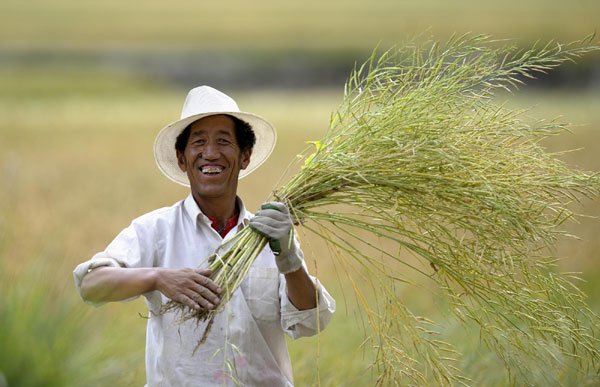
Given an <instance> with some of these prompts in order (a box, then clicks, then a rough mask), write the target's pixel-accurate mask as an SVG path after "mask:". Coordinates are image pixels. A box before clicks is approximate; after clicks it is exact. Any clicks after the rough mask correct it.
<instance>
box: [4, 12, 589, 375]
mask: <svg viewBox="0 0 600 387" xmlns="http://www.w3.org/2000/svg"><path fill="white" fill-rule="evenodd" d="M599 14H600V3H599V2H598V1H596V0H587V1H586V0H582V1H574V2H566V1H541V0H536V1H514V0H507V1H504V2H476V1H474V0H461V1H455V2H444V1H441V0H436V1H427V2H413V1H405V2H401V1H383V0H375V1H370V2H366V1H356V0H355V1H340V0H334V1H325V2H316V1H304V2H298V3H290V2H276V1H272V0H268V1H262V2H242V1H231V2H221V3H217V2H210V3H204V2H189V1H181V0H178V1H171V2H159V1H154V0H151V1H139V0H132V1H128V2H117V1H114V0H108V1H103V2H81V1H75V0H49V1H41V0H32V1H16V0H3V1H2V2H1V3H0V21H1V23H0V387H3V386H5V385H8V386H84V385H85V386H90V385H99V386H103V385H108V384H113V385H116V386H129V385H132V386H139V385H143V383H144V380H145V375H144V364H143V363H144V338H145V324H146V321H145V320H144V319H143V318H141V317H140V314H141V315H146V314H147V311H146V308H145V304H144V303H143V301H142V300H141V299H138V300H136V301H134V302H131V303H114V304H110V305H105V306H103V307H101V308H93V307H89V306H87V305H84V304H83V303H82V302H81V301H80V300H79V298H78V296H77V294H76V292H75V289H74V285H73V280H72V275H71V271H72V270H73V268H74V267H75V265H76V264H77V263H79V262H81V261H83V260H86V259H88V258H89V257H90V256H91V255H93V254H94V253H95V252H97V251H100V250H102V249H104V247H105V246H106V245H107V244H108V242H109V241H110V240H112V238H113V237H114V236H115V235H116V234H117V233H118V232H119V231H120V230H121V229H122V228H124V227H126V226H127V225H128V224H129V222H130V221H131V220H132V219H133V218H134V217H137V216H139V215H141V214H143V213H145V212H148V211H150V210H153V209H155V208H158V207H163V206H169V205H171V204H172V203H174V202H176V201H178V200H180V199H182V198H183V197H184V196H185V195H186V194H187V191H186V189H185V188H183V187H179V186H176V185H175V184H173V183H171V182H170V181H169V180H167V179H166V178H164V177H163V176H162V174H161V173H160V172H159V171H158V169H157V168H156V167H155V164H154V160H153V156H152V143H153V141H154V136H155V135H156V133H157V132H158V131H159V130H160V129H161V128H162V127H163V126H165V125H166V124H168V123H169V122H172V121H174V120H176V119H177V118H178V117H179V114H180V109H181V106H182V103H183V100H184V98H185V93H186V92H187V90H188V89H190V88H191V87H194V86H196V85H201V84H209V85H212V86H214V87H217V88H219V89H222V90H223V91H225V92H227V93H228V94H230V95H232V96H234V97H235V98H236V99H237V100H238V103H239V105H240V107H241V108H242V109H244V110H248V111H252V112H256V113H258V114H260V115H263V116H265V117H268V118H269V119H270V120H271V121H272V122H273V123H274V124H275V126H276V127H277V129H278V134H279V141H278V145H277V148H276V149H275V152H274V154H273V156H272V157H271V158H270V159H269V161H268V162H267V163H266V164H265V165H264V166H263V167H262V168H261V169H259V170H258V171H257V172H256V173H254V174H252V175H250V176H249V177H247V178H245V179H244V180H242V182H241V186H240V191H241V192H240V195H241V197H242V198H244V199H245V202H246V206H247V207H248V208H249V209H251V210H254V209H256V208H257V207H258V205H259V204H260V203H261V202H262V201H263V200H264V199H265V198H266V197H267V196H268V194H269V192H270V189H271V187H274V185H275V183H276V181H277V179H278V177H279V176H280V175H281V173H282V172H283V171H284V169H285V166H286V165H287V164H288V163H289V162H290V161H291V160H292V159H294V157H295V156H296V154H298V153H299V152H300V151H301V150H302V149H303V148H304V147H305V146H306V144H305V141H308V140H316V139H319V138H320V137H321V135H322V133H323V131H324V130H325V128H326V127H327V125H328V121H329V115H330V113H331V112H332V110H333V109H334V108H335V106H336V104H337V103H338V102H339V101H340V99H341V93H342V90H343V82H344V79H345V77H346V76H347V75H348V73H349V71H350V69H351V68H352V67H353V65H354V63H355V62H361V61H362V60H364V59H365V58H366V57H367V55H368V54H369V53H370V52H371V50H373V49H374V48H375V47H376V46H377V45H378V44H379V45H380V46H381V47H382V48H387V47H389V46H390V45H391V44H395V43H401V42H402V41H405V40H407V39H426V38H429V37H431V36H433V37H434V38H435V39H439V40H444V39H446V38H447V37H449V36H450V35H451V34H452V33H465V32H472V33H485V34H491V35H493V36H494V37H497V38H499V39H511V40H512V41H513V42H514V43H515V44H517V45H521V46H523V47H526V46H528V45H531V44H533V43H534V42H535V41H538V40H540V41H542V42H545V41H547V40H551V39H554V40H557V41H560V42H568V41H572V40H576V39H580V38H583V37H584V36H586V35H588V34H590V33H592V32H594V31H595V30H597V29H598V27H599V26H600V22H599V21H598V15H599ZM596 40H598V39H596ZM499 99H500V100H501V101H503V100H506V101H507V103H508V104H509V105H511V106H519V107H533V109H532V110H531V111H530V112H528V114H530V115H532V116H537V117H546V118H556V117H558V116H561V118H560V120H561V121H564V122H570V123H572V124H573V126H572V132H571V133H566V134H563V135H561V136H558V137H556V138H552V139H549V140H548V141H547V142H546V145H547V147H548V149H549V150H551V151H565V150H570V149H579V150H578V151H576V152H568V153H565V154H563V155H561V156H560V157H561V158H563V159H564V160H565V161H567V162H568V163H570V164H571V165H574V166H576V167H578V168H581V169H585V170H590V171H600V156H599V154H600V109H599V108H598V107H599V106H600V57H599V56H598V55H588V56H586V57H585V58H583V59H582V60H581V61H580V63H579V64H578V65H568V66H566V67H564V68H562V69H560V70H558V71H556V72H553V73H552V74H550V75H548V76H545V77H543V78H541V79H539V80H537V81H535V82H532V86H529V87H524V88H522V90H520V91H519V92H517V93H515V94H514V95H508V94H507V95H502V96H500V97H499ZM576 209H578V210H579V211H580V212H583V213H585V214H586V215H589V216H591V217H588V218H582V219H580V222H579V223H577V224H569V225H566V226H565V228H566V229H567V230H568V231H569V232H571V233H573V234H575V235H577V236H579V237H580V238H581V239H580V240H575V239H568V240H564V241H561V242H560V243H559V244H558V245H557V249H556V254H557V255H558V256H560V257H563V258H564V261H563V262H562V263H561V267H560V270H566V271H579V272H581V273H582V274H581V277H582V278H583V279H584V280H585V282H582V283H580V284H579V285H580V286H581V287H582V288H583V289H584V290H585V291H586V293H587V294H589V297H590V298H589V302H590V305H591V306H592V307H593V308H594V310H597V311H599V312H600V280H598V278H600V277H599V276H600V267H599V266H598V264H597V259H598V251H600V220H598V219H595V218H592V217H593V216H596V217H597V216H599V215H600V202H599V201H597V200H596V201H584V202H583V203H582V205H581V206H579V207H576ZM303 242H304V246H305V250H306V252H307V258H308V260H309V267H310V268H311V270H312V271H313V272H316V274H317V275H318V276H319V277H320V279H321V280H322V282H324V283H325V285H326V286H327V287H328V289H330V290H331V292H332V293H333V294H334V296H335V297H336V298H337V300H338V312H337V313H336V315H335V317H334V319H333V320H332V323H331V325H330V326H329V328H328V329H327V330H326V331H324V332H323V333H322V334H321V335H320V336H319V337H318V338H311V339H305V340H301V341H297V342H290V343H289V346H290V352H291V355H292V357H293V361H294V375H295V381H296V384H297V385H299V386H304V385H312V384H318V383H319V381H320V383H321V385H325V386H329V385H339V386H355V385H369V384H373V381H374V380H375V378H376V375H374V374H373V373H371V372H370V369H369V364H370V362H371V360H372V355H371V351H370V346H371V345H372V343H370V342H368V341H366V342H365V340H366V339H367V337H368V334H369V331H368V329H367V328H365V327H364V323H363V321H362V319H361V317H360V313H359V312H358V308H357V306H356V301H355V300H354V298H353V296H352V288H351V286H350V284H349V283H348V281H347V280H345V279H344V276H343V274H341V273H339V269H336V268H335V267H334V265H332V263H331V261H330V260H329V259H328V258H327V256H326V254H324V251H323V249H322V246H321V245H320V244H319V243H318V241H315V240H312V239H310V237H309V236H306V237H304V236H303ZM401 294H402V297H403V298H404V299H406V302H407V304H408V305H409V306H410V307H412V308H414V310H415V312H416V313H420V314H423V315H425V316H428V317H431V318H433V319H435V320H436V321H438V322H439V323H440V327H439V328H440V330H441V331H442V333H443V335H444V337H445V338H446V339H447V340H448V341H450V342H452V343H454V344H455V345H457V346H458V348H459V349H460V350H462V351H463V353H464V354H465V355H466V356H465V360H464V364H462V366H463V367H464V368H465V369H466V371H467V374H468V375H469V376H470V377H472V378H473V380H474V383H473V384H474V385H503V384H504V381H505V380H506V379H505V378H506V374H505V372H504V370H503V368H502V365H501V363H500V362H499V361H498V360H495V359H494V358H493V357H492V356H491V355H490V354H489V353H488V352H487V351H486V349H485V348H482V347H480V346H478V341H477V337H476V334H474V335H469V334H467V333H466V332H465V330H463V329H462V328H461V327H459V326H456V325H455V324H454V323H452V322H451V321H447V320H446V319H447V317H448V316H447V315H446V313H445V312H444V307H445V305H444V303H443V301H442V300H440V299H439V297H437V294H436V292H435V289H428V288H427V286H426V284H425V285H423V286H422V287H414V286H413V287H407V288H403V289H401ZM363 342H365V345H364V347H363V349H359V346H360V344H361V343H363ZM540 367H542V365H540Z"/></svg>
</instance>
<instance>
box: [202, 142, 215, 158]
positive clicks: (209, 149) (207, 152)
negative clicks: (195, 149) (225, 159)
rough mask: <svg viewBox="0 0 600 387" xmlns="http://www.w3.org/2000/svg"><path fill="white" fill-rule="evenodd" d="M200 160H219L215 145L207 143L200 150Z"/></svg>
mask: <svg viewBox="0 0 600 387" xmlns="http://www.w3.org/2000/svg"><path fill="white" fill-rule="evenodd" d="M202 158H203V159H205V160H214V159H217V158H219V150H218V147H217V144H215V143H213V142H212V141H209V142H208V143H206V145H204V149H202Z"/></svg>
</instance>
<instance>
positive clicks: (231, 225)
mask: <svg viewBox="0 0 600 387" xmlns="http://www.w3.org/2000/svg"><path fill="white" fill-rule="evenodd" d="M239 216H240V213H239V212H238V213H237V214H235V215H233V216H232V217H231V218H229V220H228V221H227V223H225V228H223V230H221V231H219V228H218V227H219V226H218V224H217V220H216V219H215V218H212V217H210V216H208V219H209V220H210V221H211V224H210V226H211V227H212V228H213V229H214V230H215V231H216V232H218V233H219V235H221V238H225V235H227V233H228V232H229V231H231V229H232V228H234V227H235V226H236V225H237V223H238V218H239Z"/></svg>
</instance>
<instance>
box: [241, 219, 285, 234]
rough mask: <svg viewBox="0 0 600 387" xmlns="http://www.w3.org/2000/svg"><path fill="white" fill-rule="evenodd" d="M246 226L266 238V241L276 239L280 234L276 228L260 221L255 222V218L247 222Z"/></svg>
mask: <svg viewBox="0 0 600 387" xmlns="http://www.w3.org/2000/svg"><path fill="white" fill-rule="evenodd" d="M248 225H249V226H250V227H252V229H253V230H255V231H256V232H258V233H259V234H261V235H263V236H265V237H267V238H268V239H277V236H279V234H280V232H278V231H279V229H278V228H275V227H273V226H271V225H268V224H265V223H263V222H261V221H260V219H256V220H255V218H252V219H250V221H249V222H248Z"/></svg>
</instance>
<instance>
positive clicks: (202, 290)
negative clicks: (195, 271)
mask: <svg viewBox="0 0 600 387" xmlns="http://www.w3.org/2000/svg"><path fill="white" fill-rule="evenodd" d="M192 291H193V292H195V293H196V295H195V296H194V299H195V300H196V301H198V296H200V298H203V299H205V300H207V301H209V302H211V303H213V304H215V305H216V304H218V303H219V302H220V301H221V300H220V299H219V297H218V296H217V295H216V294H215V293H213V292H212V291H211V290H210V289H208V288H206V287H204V286H201V285H198V284H195V285H194V286H193V287H192Z"/></svg>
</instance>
